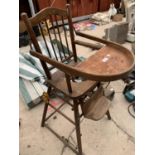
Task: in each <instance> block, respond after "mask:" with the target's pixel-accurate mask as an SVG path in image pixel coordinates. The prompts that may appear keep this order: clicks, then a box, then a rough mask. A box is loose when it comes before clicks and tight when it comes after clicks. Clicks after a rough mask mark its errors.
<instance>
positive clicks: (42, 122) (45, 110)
mask: <svg viewBox="0 0 155 155" xmlns="http://www.w3.org/2000/svg"><path fill="white" fill-rule="evenodd" d="M50 91H51V87H48V90H47V97H44V99H43V101H44V102H45V105H44V110H43V115H42V120H41V127H44V125H45V119H46V114H47V110H48V104H49V103H48V100H49V99H48V95H49V94H50Z"/></svg>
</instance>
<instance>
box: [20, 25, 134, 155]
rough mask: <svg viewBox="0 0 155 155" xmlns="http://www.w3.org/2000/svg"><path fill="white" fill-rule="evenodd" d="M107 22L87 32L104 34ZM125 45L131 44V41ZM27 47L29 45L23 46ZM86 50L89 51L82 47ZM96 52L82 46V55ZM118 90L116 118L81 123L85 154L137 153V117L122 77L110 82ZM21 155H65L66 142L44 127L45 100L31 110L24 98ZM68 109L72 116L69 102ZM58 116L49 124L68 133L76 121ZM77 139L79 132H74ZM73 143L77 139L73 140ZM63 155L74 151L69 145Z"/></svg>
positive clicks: (114, 108)
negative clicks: (76, 134) (42, 124)
mask: <svg viewBox="0 0 155 155" xmlns="http://www.w3.org/2000/svg"><path fill="white" fill-rule="evenodd" d="M105 27H107V25H106V26H97V28H96V30H92V31H85V33H88V34H92V35H96V36H98V37H102V36H104V28H105ZM125 46H126V47H127V48H130V47H131V46H130V44H129V43H126V44H125ZM20 50H22V51H24V50H25V51H27V50H28V48H21V49H20ZM84 50H86V52H85V53H83V52H82V53H80V51H84ZM91 54H93V52H92V51H91V50H90V49H87V48H84V47H82V46H78V55H79V56H81V55H85V57H87V56H89V55H91ZM110 85H111V86H112V87H113V88H114V90H115V92H116V94H115V96H114V99H113V101H112V104H111V108H110V112H111V116H112V120H107V118H106V117H105V118H103V119H102V120H100V121H97V122H94V121H91V120H88V119H84V120H83V121H82V123H81V130H82V143H83V152H84V154H85V155H134V152H135V140H134V134H135V124H134V123H135V120H134V118H132V117H131V116H130V115H129V113H128V105H129V103H128V102H127V101H126V100H125V98H124V96H123V94H122V90H123V88H124V85H125V84H124V83H123V81H121V80H118V81H114V82H111V84H110ZM19 105H20V120H21V126H20V131H19V132H20V137H19V139H20V155H62V153H61V152H62V149H63V148H64V147H63V143H62V142H61V141H59V140H58V139H57V138H56V137H55V136H54V135H53V134H52V133H51V132H49V131H48V130H47V129H46V128H41V127H40V122H41V115H42V110H43V104H40V105H38V106H37V107H35V108H33V109H31V110H28V109H27V107H26V106H25V104H24V103H23V101H22V100H21V99H20V103H19ZM63 110H64V112H65V113H67V114H68V115H70V116H71V117H72V115H73V114H72V111H71V110H70V109H69V107H68V106H65V107H64V109H63ZM56 116H57V119H52V118H51V120H50V121H49V125H50V126H52V127H54V129H56V130H57V131H58V132H59V133H60V134H62V135H64V136H66V137H68V136H69V134H70V132H71V131H72V130H73V126H72V124H70V123H68V122H67V121H65V120H64V119H63V118H62V117H61V116H60V115H56ZM72 137H73V139H75V132H73V133H72ZM71 141H72V142H73V143H74V141H73V140H71ZM63 155H74V153H73V152H72V151H71V150H70V149H69V148H65V149H64V152H63Z"/></svg>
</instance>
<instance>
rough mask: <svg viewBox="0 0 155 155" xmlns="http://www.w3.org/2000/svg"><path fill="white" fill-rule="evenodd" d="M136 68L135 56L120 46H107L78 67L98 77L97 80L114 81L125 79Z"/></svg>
mask: <svg viewBox="0 0 155 155" xmlns="http://www.w3.org/2000/svg"><path fill="white" fill-rule="evenodd" d="M133 67H134V55H133V54H132V53H131V52H130V51H129V50H128V49H126V48H124V47H123V46H120V45H115V44H114V45H107V46H105V47H103V48H101V49H100V50H99V51H97V52H96V53H95V54H94V55H92V56H90V57H89V58H88V59H87V60H85V61H84V62H81V63H80V64H78V65H77V66H76V68H78V70H80V71H83V72H86V73H88V74H90V75H93V76H94V77H95V76H96V78H95V80H99V81H102V80H104V81H113V80H117V79H121V78H123V77H125V76H126V75H127V74H128V73H129V72H130V71H131V70H132V69H133Z"/></svg>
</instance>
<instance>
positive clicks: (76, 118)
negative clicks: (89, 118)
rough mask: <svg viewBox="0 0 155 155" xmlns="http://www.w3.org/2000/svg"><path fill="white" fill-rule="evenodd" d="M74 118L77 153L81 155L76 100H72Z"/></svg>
mask: <svg viewBox="0 0 155 155" xmlns="http://www.w3.org/2000/svg"><path fill="white" fill-rule="evenodd" d="M74 118H75V128H76V138H77V145H78V152H79V155H82V143H81V132H80V115H79V109H78V103H77V100H74Z"/></svg>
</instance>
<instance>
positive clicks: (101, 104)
mask: <svg viewBox="0 0 155 155" xmlns="http://www.w3.org/2000/svg"><path fill="white" fill-rule="evenodd" d="M81 107H82V112H83V115H84V117H86V118H88V119H92V120H95V121H97V120H100V119H102V118H103V117H104V115H105V114H106V112H107V111H108V109H109V108H110V100H108V99H107V98H106V97H105V96H103V88H102V87H101V88H99V89H98V90H97V91H96V92H95V93H94V94H93V95H92V96H91V97H90V99H89V100H88V101H86V103H84V104H83V105H82V106H81Z"/></svg>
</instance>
